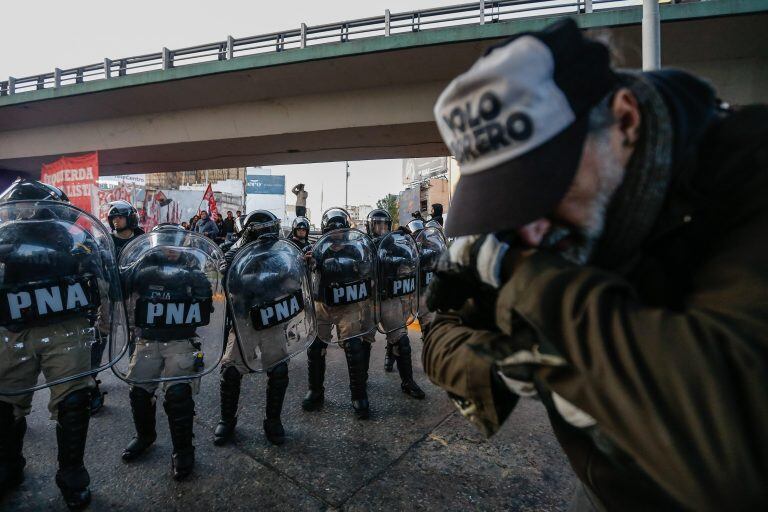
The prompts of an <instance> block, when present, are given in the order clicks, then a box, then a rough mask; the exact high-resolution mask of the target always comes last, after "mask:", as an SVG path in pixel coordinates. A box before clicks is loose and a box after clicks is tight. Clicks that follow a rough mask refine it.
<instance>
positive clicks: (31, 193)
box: [0, 178, 69, 203]
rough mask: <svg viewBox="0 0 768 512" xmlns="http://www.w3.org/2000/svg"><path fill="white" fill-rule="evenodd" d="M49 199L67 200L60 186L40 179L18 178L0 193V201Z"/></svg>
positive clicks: (66, 201)
mask: <svg viewBox="0 0 768 512" xmlns="http://www.w3.org/2000/svg"><path fill="white" fill-rule="evenodd" d="M28 200H32V201H34V200H50V201H62V202H65V203H68V202H69V198H68V197H67V194H65V193H64V192H63V191H62V190H61V189H60V188H58V187H54V186H53V185H49V184H48V183H43V182H42V181H36V180H29V179H25V178H19V179H17V180H16V181H14V182H13V183H11V186H10V187H8V188H7V189H5V191H4V192H3V193H2V194H0V203H5V202H6V201H28Z"/></svg>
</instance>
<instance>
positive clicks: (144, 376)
mask: <svg viewBox="0 0 768 512" xmlns="http://www.w3.org/2000/svg"><path fill="white" fill-rule="evenodd" d="M223 258H224V255H223V254H222V252H221V250H220V249H219V248H218V247H217V246H216V244H215V243H213V242H212V241H211V240H209V239H208V238H206V237H204V236H202V235H199V234H197V233H193V232H190V231H185V230H181V229H168V230H165V229H163V230H160V231H153V232H151V233H147V234H145V235H141V236H140V237H137V238H136V239H134V240H132V241H131V242H130V243H129V244H128V245H126V246H125V248H123V252H122V253H121V254H120V277H121V279H122V283H123V291H124V296H125V304H126V309H127V311H128V325H129V335H130V340H129V350H128V352H127V354H126V355H125V356H124V357H123V358H121V359H120V361H118V363H117V364H116V365H115V366H113V367H112V369H113V371H114V372H115V374H116V375H117V376H118V377H120V378H121V379H123V380H124V381H126V382H127V383H129V384H131V385H143V386H150V387H155V386H157V384H158V383H165V382H176V381H192V380H193V379H197V378H200V377H202V376H203V375H206V374H207V373H210V372H211V371H213V369H214V368H216V366H217V365H218V364H219V361H221V357H222V354H223V353H224V345H225V344H224V320H225V318H226V298H225V295H224V289H223V286H222V282H221V272H220V271H219V263H220V262H221V260H222V259H223Z"/></svg>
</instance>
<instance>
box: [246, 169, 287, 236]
mask: <svg viewBox="0 0 768 512" xmlns="http://www.w3.org/2000/svg"><path fill="white" fill-rule="evenodd" d="M245 182H246V185H245V197H246V199H245V211H248V212H251V211H253V210H269V211H270V212H272V213H274V214H275V215H276V216H277V218H278V219H280V220H281V224H282V225H283V226H284V227H285V226H290V224H291V223H292V222H293V219H294V218H296V208H295V206H294V210H293V217H289V215H288V213H287V211H286V210H287V208H286V204H285V176H282V175H273V174H272V170H271V169H266V168H263V167H248V170H247V173H246V176H245Z"/></svg>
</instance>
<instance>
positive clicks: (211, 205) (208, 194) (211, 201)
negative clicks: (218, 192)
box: [203, 183, 219, 216]
mask: <svg viewBox="0 0 768 512" xmlns="http://www.w3.org/2000/svg"><path fill="white" fill-rule="evenodd" d="M203 201H208V214H209V215H211V216H213V214H214V213H215V214H217V215H218V213H219V209H218V208H217V207H216V198H215V197H213V187H211V184H210V183H209V184H208V188H207V189H205V194H203Z"/></svg>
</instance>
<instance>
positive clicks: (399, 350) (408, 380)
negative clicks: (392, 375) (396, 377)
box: [393, 334, 426, 400]
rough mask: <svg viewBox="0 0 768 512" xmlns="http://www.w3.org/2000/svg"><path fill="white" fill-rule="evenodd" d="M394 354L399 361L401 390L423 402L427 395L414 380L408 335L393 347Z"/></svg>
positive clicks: (398, 369)
mask: <svg viewBox="0 0 768 512" xmlns="http://www.w3.org/2000/svg"><path fill="white" fill-rule="evenodd" d="M393 354H394V356H395V359H396V360H397V371H398V372H399V373H400V389H402V390H403V393H405V394H406V395H411V396H412V397H413V398H418V399H419V400H421V399H422V398H424V397H425V396H426V395H425V394H424V391H422V389H421V388H420V387H419V386H418V385H417V384H416V382H415V381H414V380H413V363H412V362H411V340H410V339H408V335H407V334H406V335H403V336H401V337H400V339H399V340H397V346H395V347H393Z"/></svg>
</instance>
